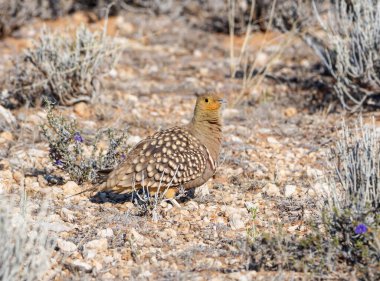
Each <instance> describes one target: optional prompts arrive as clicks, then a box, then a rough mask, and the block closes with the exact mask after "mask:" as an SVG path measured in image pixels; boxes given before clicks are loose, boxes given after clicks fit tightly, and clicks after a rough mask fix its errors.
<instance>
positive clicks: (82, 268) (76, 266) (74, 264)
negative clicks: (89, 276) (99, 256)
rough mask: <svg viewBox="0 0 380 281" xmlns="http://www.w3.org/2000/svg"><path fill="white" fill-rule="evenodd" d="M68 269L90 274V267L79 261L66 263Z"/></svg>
mask: <svg viewBox="0 0 380 281" xmlns="http://www.w3.org/2000/svg"><path fill="white" fill-rule="evenodd" d="M67 264H68V265H69V266H70V267H72V268H74V269H76V270H79V271H85V272H91V270H92V266H91V265H89V264H88V263H85V262H83V261H81V260H73V261H70V262H68V263H67Z"/></svg>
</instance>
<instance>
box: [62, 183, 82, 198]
mask: <svg viewBox="0 0 380 281" xmlns="http://www.w3.org/2000/svg"><path fill="white" fill-rule="evenodd" d="M62 190H63V193H64V194H65V195H73V194H75V193H78V192H80V191H81V188H80V187H79V186H78V185H77V184H76V183H75V182H73V181H68V182H67V183H65V184H64V185H63V186H62Z"/></svg>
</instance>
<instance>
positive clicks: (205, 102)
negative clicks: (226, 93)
mask: <svg viewBox="0 0 380 281" xmlns="http://www.w3.org/2000/svg"><path fill="white" fill-rule="evenodd" d="M198 105H199V106H200V107H201V108H203V109H204V110H207V111H214V110H218V109H219V108H220V107H221V106H222V99H221V98H220V97H218V96H216V95H212V94H210V95H204V96H201V97H199V98H198Z"/></svg>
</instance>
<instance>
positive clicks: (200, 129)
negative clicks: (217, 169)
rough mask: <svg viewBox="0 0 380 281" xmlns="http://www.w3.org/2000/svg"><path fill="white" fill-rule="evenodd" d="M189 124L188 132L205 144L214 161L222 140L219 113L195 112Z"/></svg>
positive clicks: (217, 155) (216, 158)
mask: <svg viewBox="0 0 380 281" xmlns="http://www.w3.org/2000/svg"><path fill="white" fill-rule="evenodd" d="M188 126H189V130H190V132H191V133H192V134H193V135H194V137H196V138H197V139H199V141H200V142H201V143H202V144H203V145H205V146H206V147H207V149H208V151H209V152H210V154H211V157H212V158H213V159H214V161H217V160H218V157H219V152H220V147H221V142H222V122H221V117H220V113H219V112H217V113H215V114H207V115H199V114H198V115H197V114H195V115H194V117H193V119H192V120H191V122H190V124H189V125H188Z"/></svg>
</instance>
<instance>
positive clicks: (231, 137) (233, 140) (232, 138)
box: [230, 135, 243, 143]
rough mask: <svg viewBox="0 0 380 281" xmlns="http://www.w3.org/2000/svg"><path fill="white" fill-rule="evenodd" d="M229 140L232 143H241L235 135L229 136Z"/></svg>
mask: <svg viewBox="0 0 380 281" xmlns="http://www.w3.org/2000/svg"><path fill="white" fill-rule="evenodd" d="M230 139H231V141H232V142H236V143H243V141H242V140H241V138H239V137H238V136H235V135H231V136H230Z"/></svg>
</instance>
